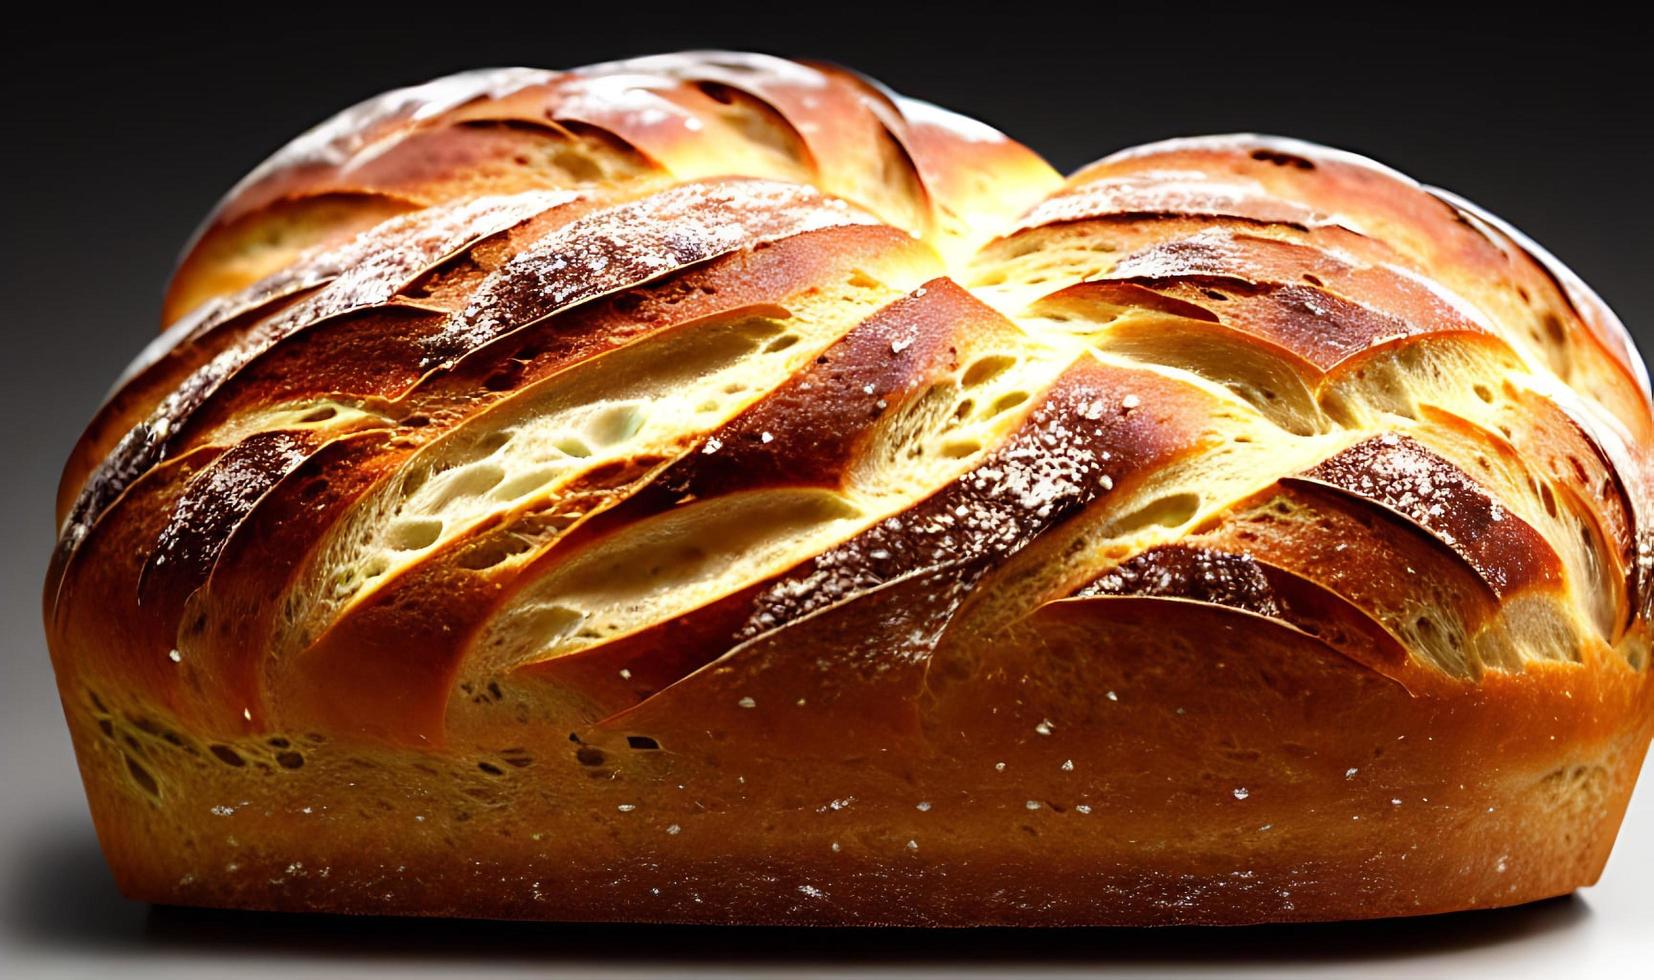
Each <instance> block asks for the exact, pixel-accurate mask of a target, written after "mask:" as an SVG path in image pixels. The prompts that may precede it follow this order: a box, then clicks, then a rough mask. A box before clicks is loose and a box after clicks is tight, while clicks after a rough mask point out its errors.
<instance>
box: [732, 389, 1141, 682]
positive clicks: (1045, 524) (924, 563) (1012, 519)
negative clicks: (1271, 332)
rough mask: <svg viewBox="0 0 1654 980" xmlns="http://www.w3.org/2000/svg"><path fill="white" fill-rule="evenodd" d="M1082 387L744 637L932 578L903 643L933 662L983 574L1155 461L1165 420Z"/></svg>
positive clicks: (757, 614) (849, 551)
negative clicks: (904, 582)
mask: <svg viewBox="0 0 1654 980" xmlns="http://www.w3.org/2000/svg"><path fill="white" fill-rule="evenodd" d="M1089 382H1090V379H1086V380H1085V381H1076V382H1075V383H1073V384H1071V385H1069V386H1067V387H1065V388H1062V389H1061V390H1059V391H1055V392H1053V394H1052V395H1051V396H1050V397H1049V398H1048V399H1047V400H1046V401H1045V402H1043V403H1042V404H1040V405H1039V406H1038V407H1037V408H1035V409H1034V410H1033V411H1032V412H1031V413H1030V415H1029V417H1028V418H1027V420H1026V421H1025V422H1024V423H1023V425H1022V427H1021V428H1020V429H1019V430H1017V431H1016V432H1015V433H1014V434H1013V435H1012V436H1011V437H1010V438H1009V439H1008V440H1007V442H1006V443H1005V444H1004V445H1003V446H1001V447H1000V448H999V449H997V450H995V451H994V452H993V453H992V454H990V455H989V456H988V458H987V459H986V460H985V461H984V462H983V463H982V464H981V465H980V466H978V467H976V468H975V469H973V470H971V471H970V472H968V473H966V474H964V475H963V476H961V477H960V478H959V479H958V480H956V481H955V482H954V483H953V484H951V485H949V486H948V487H947V488H945V489H943V490H942V491H941V492H939V493H938V494H936V495H935V496H933V497H931V498H929V499H927V500H925V501H924V502H922V503H920V504H918V505H916V506H915V507H913V508H911V509H910V510H908V511H906V512H903V513H901V514H898V515H895V516H892V517H889V518H886V519H885V520H884V521H882V522H880V523H879V524H876V525H874V526H873V527H871V528H869V529H867V530H866V531H864V532H862V533H861V534H860V535H857V536H856V537H854V538H852V539H850V540H849V541H847V542H845V543H843V544H841V545H839V546H838V547H835V548H832V549H830V550H828V551H826V552H823V553H822V554H820V555H818V556H817V557H816V558H815V559H814V560H813V561H812V562H810V563H809V564H808V565H807V566H806V570H803V571H801V572H800V573H799V574H796V575H793V576H790V577H788V578H786V579H783V580H782V581H779V582H777V583H775V584H774V585H772V586H770V587H769V588H768V589H767V590H766V591H765V592H764V593H763V594H762V595H760V596H759V597H758V598H757V600H756V601H755V604H754V611H753V613H752V615H751V617H750V618H749V619H748V621H747V623H746V625H745V626H744V627H743V628H742V630H741V632H740V634H739V636H740V637H741V638H742V639H748V638H751V637H755V636H758V635H761V634H763V633H766V632H768V631H770V630H773V629H776V628H778V627H780V626H783V625H786V624H787V623H789V622H792V621H794V620H797V619H800V618H802V617H805V616H808V615H810V614H812V613H814V612H816V611H819V610H822V609H825V608H828V607H831V606H834V605H837V604H839V603H842V602H846V601H849V600H852V599H854V598H856V597H858V596H861V595H863V594H866V593H868V592H871V591H873V590H876V589H878V588H880V587H881V586H883V585H886V584H888V583H892V582H895V581H897V580H900V579H906V578H909V577H913V576H921V575H929V576H931V583H932V593H931V594H930V595H928V596H927V598H926V602H925V605H927V606H928V607H929V608H928V609H915V610H908V612H909V613H911V614H912V616H913V618H914V619H915V622H914V623H912V624H910V628H909V629H908V632H909V633H911V634H912V635H911V637H909V639H908V640H904V641H903V643H902V644H901V645H902V647H903V649H904V650H905V651H907V652H908V655H910V656H923V655H924V654H926V653H928V651H929V649H930V648H931V647H932V646H933V644H934V641H935V638H936V637H937V636H938V635H939V634H940V632H941V630H942V629H943V628H945V627H946V625H947V623H948V621H949V620H950V619H951V617H952V615H953V613H954V612H955V611H956V610H957V609H958V608H959V606H960V604H961V603H962V602H963V600H964V597H965V596H966V595H967V594H968V593H969V592H970V590H971V589H972V588H973V587H974V586H975V584H976V583H977V582H978V581H979V580H980V579H981V577H982V576H983V575H985V574H987V573H988V572H989V571H991V570H992V569H993V568H995V567H996V566H998V565H999V564H1001V563H1002V562H1004V561H1005V560H1006V559H1007V558H1009V557H1010V556H1011V555H1014V554H1016V553H1017V552H1018V551H1020V550H1022V549H1023V548H1025V547H1026V546H1027V545H1028V544H1029V543H1030V542H1032V541H1033V540H1034V539H1035V538H1036V537H1038V536H1039V535H1040V534H1041V533H1042V532H1044V531H1045V530H1046V529H1047V528H1049V527H1051V526H1053V525H1055V524H1057V523H1059V522H1061V521H1062V520H1064V519H1066V518H1067V517H1069V516H1071V515H1073V514H1074V513H1076V512H1078V511H1079V510H1080V509H1082V508H1083V507H1085V506H1086V505H1088V504H1089V503H1091V502H1092V501H1094V500H1096V499H1097V498H1098V497H1100V496H1102V495H1103V494H1105V493H1107V492H1109V488H1110V487H1111V486H1112V485H1113V481H1112V480H1105V479H1104V478H1105V477H1106V476H1107V475H1108V474H1107V473H1106V472H1105V471H1112V472H1113V473H1114V474H1115V475H1116V476H1117V477H1118V476H1123V475H1125V474H1126V473H1129V472H1130V471H1132V470H1133V469H1135V468H1136V467H1138V466H1141V465H1144V463H1145V461H1146V460H1147V459H1149V458H1151V457H1153V456H1154V455H1155V452H1156V449H1157V448H1158V445H1159V442H1160V440H1159V439H1158V438H1156V435H1158V433H1156V434H1155V435H1151V434H1150V433H1151V432H1153V431H1154V430H1155V427H1156V426H1157V425H1158V421H1157V420H1154V419H1150V418H1148V417H1147V416H1146V413H1141V412H1129V411H1126V410H1125V409H1124V408H1123V406H1122V404H1121V403H1122V401H1123V397H1124V394H1123V392H1124V389H1123V388H1122V389H1121V390H1115V386H1114V385H1112V384H1107V385H1097V386H1096V387H1093V386H1092V384H1091V383H1089Z"/></svg>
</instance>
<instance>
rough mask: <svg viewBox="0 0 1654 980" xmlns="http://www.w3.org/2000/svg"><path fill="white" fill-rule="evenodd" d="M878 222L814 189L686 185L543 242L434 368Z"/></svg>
mask: <svg viewBox="0 0 1654 980" xmlns="http://www.w3.org/2000/svg"><path fill="white" fill-rule="evenodd" d="M875 223H877V222H876V219H874V218H872V217H871V216H868V215H866V214H864V213H863V212H860V211H857V210H854V209H853V208H851V207H850V206H849V205H848V204H846V203H845V202H843V201H841V200H839V199H837V198H831V197H827V196H826V195H824V194H822V193H820V192H819V191H817V190H815V189H814V188H812V187H808V186H805V185H801V184H788V183H783V182H780V181H770V180H748V179H734V180H719V181H707V182H698V183H690V184H681V185H679V186H677V187H674V188H672V189H670V190H666V191H662V192H660V193H658V194H654V195H651V196H649V197H646V198H643V199H641V200H638V201H630V202H627V203H624V204H618V205H615V206H613V207H608V208H604V209H602V210H599V211H596V212H594V213H591V214H586V215H582V216H581V217H579V218H577V219H575V220H574V221H571V222H569V223H568V224H567V225H564V226H563V227H561V228H557V229H555V230H553V231H551V232H550V233H548V234H546V235H545V236H544V237H542V238H541V239H539V240H538V241H536V242H534V243H533V244H532V245H530V246H528V247H527V248H525V249H524V250H523V251H522V252H519V253H518V254H517V255H516V256H514V257H513V258H512V259H511V261H509V262H507V263H506V265H505V267H504V268H502V269H500V270H499V271H497V272H495V273H494V274H493V275H492V276H490V277H489V278H488V279H487V280H485V281H484V282H483V284H482V286H480V287H479V288H478V289H477V291H476V292H475V293H474V294H473V295H472V297H471V301H470V303H469V304H467V306H466V307H465V309H464V310H462V311H460V312H458V313H456V314H454V315H453V316H452V317H450V318H449V320H448V322H447V324H446V325H445V326H444V327H443V329H442V330H441V331H440V332H439V333H438V334H437V336H435V337H433V338H432V339H431V341H430V342H429V345H428V346H429V350H430V355H429V358H428V364H430V365H437V364H442V363H450V364H451V363H452V362H453V361H455V360H457V359H458V358H459V357H462V356H464V355H465V354H466V353H468V352H470V351H471V350H474V349H476V348H477V347H480V346H482V345H483V344H486V343H488V342H489V341H491V340H494V339H496V338H498V337H501V336H503V335H505V334H506V333H508V332H510V331H512V330H514V329H517V328H519V327H524V326H528V325H529V324H532V323H534V322H536V321H538V320H541V319H544V318H545V317H548V316H551V315H552V314H554V313H557V312H559V311H561V310H564V309H567V308H568V307H570V306H573V305H575V304H577V303H581V302H584V301H586V300H590V299H593V298H595V297H597V296H601V295H604V294H606V293H611V292H615V291H618V290H621V289H626V288H629V287H632V286H636V285H638V284H640V283H644V282H647V281H649V280H651V279H654V278H657V277H659V276H662V275H665V274H667V273H670V272H673V271H675V270H677V269H681V268H684V267H685V266H688V265H693V264H695V263H698V262H704V261H706V260H708V259H712V258H715V257H717V256H719V255H723V254H726V253H729V252H733V251H736V250H739V249H743V248H752V247H754V246H756V245H759V244H762V243H764V242H770V241H776V240H778V239H782V238H788V237H791V236H793V235H799V234H804V233H805V232H810V231H817V230H820V229H823V228H832V227H837V226H840V225H855V224H875Z"/></svg>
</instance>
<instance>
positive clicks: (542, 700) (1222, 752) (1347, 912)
mask: <svg viewBox="0 0 1654 980" xmlns="http://www.w3.org/2000/svg"><path fill="white" fill-rule="evenodd" d="M166 318H167V321H168V323H167V327H166V332H165V334H164V335H163V336H162V337H161V338H160V339H159V340H158V341H157V342H156V343H155V344H153V345H152V346H151V347H150V349H149V350H148V351H147V352H146V353H145V354H144V355H143V356H142V357H140V358H139V360H138V361H137V362H136V363H135V364H134V366H133V367H132V368H131V369H130V370H129V371H128V373H127V375H126V377H125V378H123V380H122V383H121V384H120V385H119V386H117V388H116V390H115V391H114V392H113V393H112V395H111V397H110V399H109V401H108V402H107V403H106V405H105V406H104V407H103V409H102V410H101V411H100V413H99V414H98V416H97V417H96V418H95V419H94V420H93V422H92V424H91V426H90V427H89V428H88V430H87V432H86V435H85V436H84V437H83V439H82V441H81V443H80V444H79V445H78V446H77V447H76V449H75V451H74V454H73V456H72V457H71V460H70V463H69V465H68V467H67V470H66V473H65V476H64V480H63V483H62V490H61V492H60V496H59V511H60V514H59V517H60V520H61V522H62V538H61V540H60V544H59V548H58V551H57V553H56V555H55V556H54V562H53V566H52V571H51V574H50V578H49V581H48V583H47V593H46V606H47V619H48V630H49V634H50V638H51V644H52V649H53V656H54V662H55V664H56V667H57V670H58V676H59V682H60V686H61V689H62V693H63V696H64V700H65V705H66V708H67V712H68V715H69V718H70V724H71V728H72V730H73V731H74V735H75V739H76V746H77V751H78V752H79V754H80V758H81V764H82V768H83V771H84V773H85V775H86V778H87V783H88V789H89V795H90V796H91V799H92V802H93V810H94V815H95V817H96V818H97V820H98V824H99V829H100V834H101V835H102V838H103V841H104V845H105V848H106V851H107V852H108V853H109V855H110V857H111V861H112V864H113V865H114V866H115V868H116V870H117V873H118V875H120V877H121V879H122V882H123V887H125V888H127V890H128V891H129V892H131V893H133V894H135V895H138V896H140V897H145V898H152V899H162V900H167V901H175V902H200V903H206V904H228V905H251V906H257V907H280V908H325V909H342V910H354V911H392V912H415V913H432V914H477V915H511V916H531V917H540V916H543V917H551V918H605V919H659V920H684V921H710V922H720V921H787V922H794V921H796V922H912V923H950V924H968V923H977V922H1025V923H1066V922H1173V921H1179V922H1180V921H1223V922H1243V921H1260V920H1274V919H1302V918H1334V917H1351V916H1367V915H1383V914H1401V913H1409V912H1428V911H1440V910H1444V909H1449V908H1461V907H1469V906H1475V905H1489V904H1508V903H1511V902H1518V901H1526V900H1531V899H1533V898H1537V897H1541V896H1545V895H1552V894H1558V893H1561V892H1565V891H1568V890H1570V889H1572V888H1573V887H1576V886H1578V885H1580V884H1585V883H1588V882H1589V881H1590V880H1593V879H1594V877H1595V875H1596V874H1597V873H1598V872H1599V871H1600V868H1601V865H1602V862H1603V861H1604V860H1605V859H1606V856H1607V852H1608V848H1609V847H1610V845H1611V844H1612V841H1613V837H1614V833H1615V831H1616V830H1617V827H1618V822H1619V817H1620V814H1621V813H1622V812H1623V809H1624V805H1625V800H1626V797H1627V795H1628V793H1629V791H1630V787H1631V782H1632V780H1633V779H1634V778H1635V773H1636V771H1637V767H1638V765H1639V764H1640V761H1641V758H1642V755H1643V752H1644V751H1645V749H1646V746H1647V743H1648V738H1649V731H1650V727H1649V726H1650V717H1651V716H1650V711H1649V705H1648V699H1649V690H1648V683H1647V661H1648V649H1649V633H1648V613H1649V604H1650V594H1651V586H1654V579H1651V571H1650V568H1649V560H1650V553H1649V543H1650V538H1649V528H1648V524H1647V521H1648V509H1649V503H1650V500H1649V492H1648V479H1649V454H1648V449H1647V447H1648V446H1650V445H1651V444H1654V443H1651V435H1654V433H1651V430H1650V427H1651V417H1650V407H1649V393H1648V380H1647V378H1646V375H1645V374H1644V373H1643V369H1642V367H1641V361H1640V360H1639V359H1638V357H1637V356H1636V354H1635V352H1634V351H1633V350H1632V349H1631V345H1630V342H1629V340H1628V337H1627V335H1626V332H1625V330H1624V328H1623V327H1622V326H1621V325H1620V324H1619V323H1618V321H1617V320H1615V318H1614V317H1613V314H1612V313H1611V312H1609V311H1608V310H1607V309H1606V308H1605V307H1604V306H1603V305H1602V304H1601V303H1600V301H1598V300H1597V299H1596V298H1595V297H1594V295H1593V294H1592V293H1590V291H1589V290H1588V289H1587V288H1586V287H1585V286H1584V285H1583V284H1582V283H1580V282H1579V281H1578V280H1577V279H1576V278H1575V277H1573V276H1572V275H1571V274H1570V273H1568V272H1567V271H1566V270H1564V269H1562V268H1560V267H1559V266H1558V265H1556V263H1555V262H1554V261H1552V260H1550V259H1549V257H1548V256H1546V255H1545V254H1544V253H1543V252H1541V251H1539V250H1538V249H1537V247H1536V246H1533V245H1531V243H1528V242H1526V241H1525V240H1524V239H1522V238H1521V237H1520V236H1519V235H1517V234H1515V233H1514V232H1512V231H1510V230H1509V229H1506V228H1504V227H1502V226H1501V225H1500V224H1499V223H1498V222H1497V220H1496V219H1493V218H1491V217H1490V216H1487V215H1484V214H1481V213H1480V212H1478V211H1477V210H1476V209H1474V208H1473V207H1472V206H1470V205H1468V204H1466V203H1465V202H1463V201H1460V200H1457V199H1455V198H1452V197H1451V196H1449V195H1445V194H1442V193H1440V192H1434V191H1431V190H1429V189H1427V188H1422V187H1420V186H1418V185H1416V184H1414V183H1413V182H1411V181H1409V180H1407V179H1406V178H1403V177H1401V176H1399V175H1397V174H1395V173H1393V172H1390V171H1388V170H1385V169H1384V168H1382V167H1379V166H1378V165H1376V164H1373V163H1371V162H1369V161H1366V160H1363V159H1360V158H1356V157H1353V156H1350V155H1348V154H1343V153H1340V152H1337V151H1332V150H1327V149H1324V148H1320V147H1314V146H1309V145H1305V144H1300V143H1296V142H1290V141H1283V140H1276V139H1265V138H1258V137H1244V136H1235V137H1211V138H1201V139H1189V140H1178V141H1171V142H1167V143H1161V144H1155V145H1151V146H1147V147H1141V148H1136V149H1132V150H1127V151H1124V152H1121V153H1118V154H1115V155H1113V156H1110V157H1107V158H1105V159H1103V160H1102V161H1100V162H1099V163H1097V164H1094V165H1092V166H1090V167H1087V168H1084V169H1082V170H1081V171H1079V172H1078V173H1076V174H1075V175H1073V176H1072V177H1070V178H1068V179H1067V180H1064V179H1062V178H1061V177H1060V176H1059V175H1057V174H1056V173H1055V172H1053V171H1052V170H1051V169H1050V168H1049V167H1048V166H1047V165H1045V164H1044V163H1043V162H1042V161H1041V160H1040V159H1039V158H1038V156H1036V155H1035V154H1034V153H1032V152H1031V151H1029V150H1027V149H1025V148H1023V147H1021V146H1018V145H1017V144H1015V143H1012V142H1010V141H1009V140H1007V139H1005V138H1004V137H1003V136H1001V135H999V134H998V133H996V132H994V131H992V130H989V129H987V128H986V127H983V126H981V125H980V124H978V123H975V122H972V121H970V120H966V119H962V118H960V117H957V116H954V115H952V114H950V113H946V112H944V111H943V110H939V109H937V108H935V107H933V106H929V105H927V104H925V103H920V102H916V101H913V100H909V99H903V98H899V97H896V96H893V95H891V94H890V93H888V92H886V91H884V90H883V89H881V88H878V87H876V86H875V85H873V84H872V83H869V82H867V81H866V80H864V79H861V78H860V77H858V76H854V75H852V74H849V73H847V72H844V71H842V70H838V69H830V68H821V67H812V66H805V65H799V64H795V63H791V62H786V61H781V60H778V59H774V58H768V57H763V56H753V55H737V54H727V53H709V54H695V55H683V56H670V57H661V58H650V59H643V60H639V61H636V62H628V63H619V64H610V65H603V66H597V67H594V68H589V69H581V70H577V71H574V72H568V73H552V72H539V71H530V70H525V69H512V70H503V71H493V72H485V73H475V74H471V75H466V76H456V77H455V78H451V79H445V80H442V81H439V82H435V83H432V84H431V85H428V86H424V87H421V88H419V89H412V90H405V91H402V92H397V93H391V94H389V95H387V96H384V97H382V98H381V99H379V100H376V101H374V102H370V103H367V104H364V105H363V106H359V107H356V108H355V109H352V110H349V111H348V112H346V113H344V114H343V115H341V116H340V117H338V118H337V119H335V120H333V121H331V122H329V123H328V124H325V125H324V126H323V127H321V128H319V129H318V130H316V131H314V132H312V133H310V134H307V135H306V136H305V137H302V138H301V139H300V140H298V141H296V142H295V143H294V144H293V145H292V146H290V147H289V148H288V149H287V150H284V151H283V152H282V153H280V154H278V155H277V156H276V157H275V158H273V159H272V160H271V161H270V162H269V163H267V164H266V165H265V166H263V167H261V168H260V169H259V170H258V171H256V172H255V173H254V174H252V175H250V176H249V177H248V178H247V180H246V181H244V182H243V183H242V184H241V185H240V186H239V187H237V188H236V189H235V190H234V191H233V192H232V193H231V194H230V195H229V196H228V197H227V198H226V199H225V201H224V203H223V204H222V205H221V206H220V208H219V209H218V211H217V212H215V214H214V215H213V216H212V217H211V218H210V219H209V221H208V222H207V224H206V225H205V226H204V227H203V230H202V233H201V234H200V236H199V237H198V238H197V240H196V242H195V243H194V245H193V247H192V248H191V250H190V251H189V252H188V253H187V255H186V257H185V259H184V261H183V262H182V264H181V266H180V268H179V271H178V274H177V276H176V277H175V279H174V281H173V283H172V286H171V289H170V291H169V293H168V300H167V304H166Z"/></svg>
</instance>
